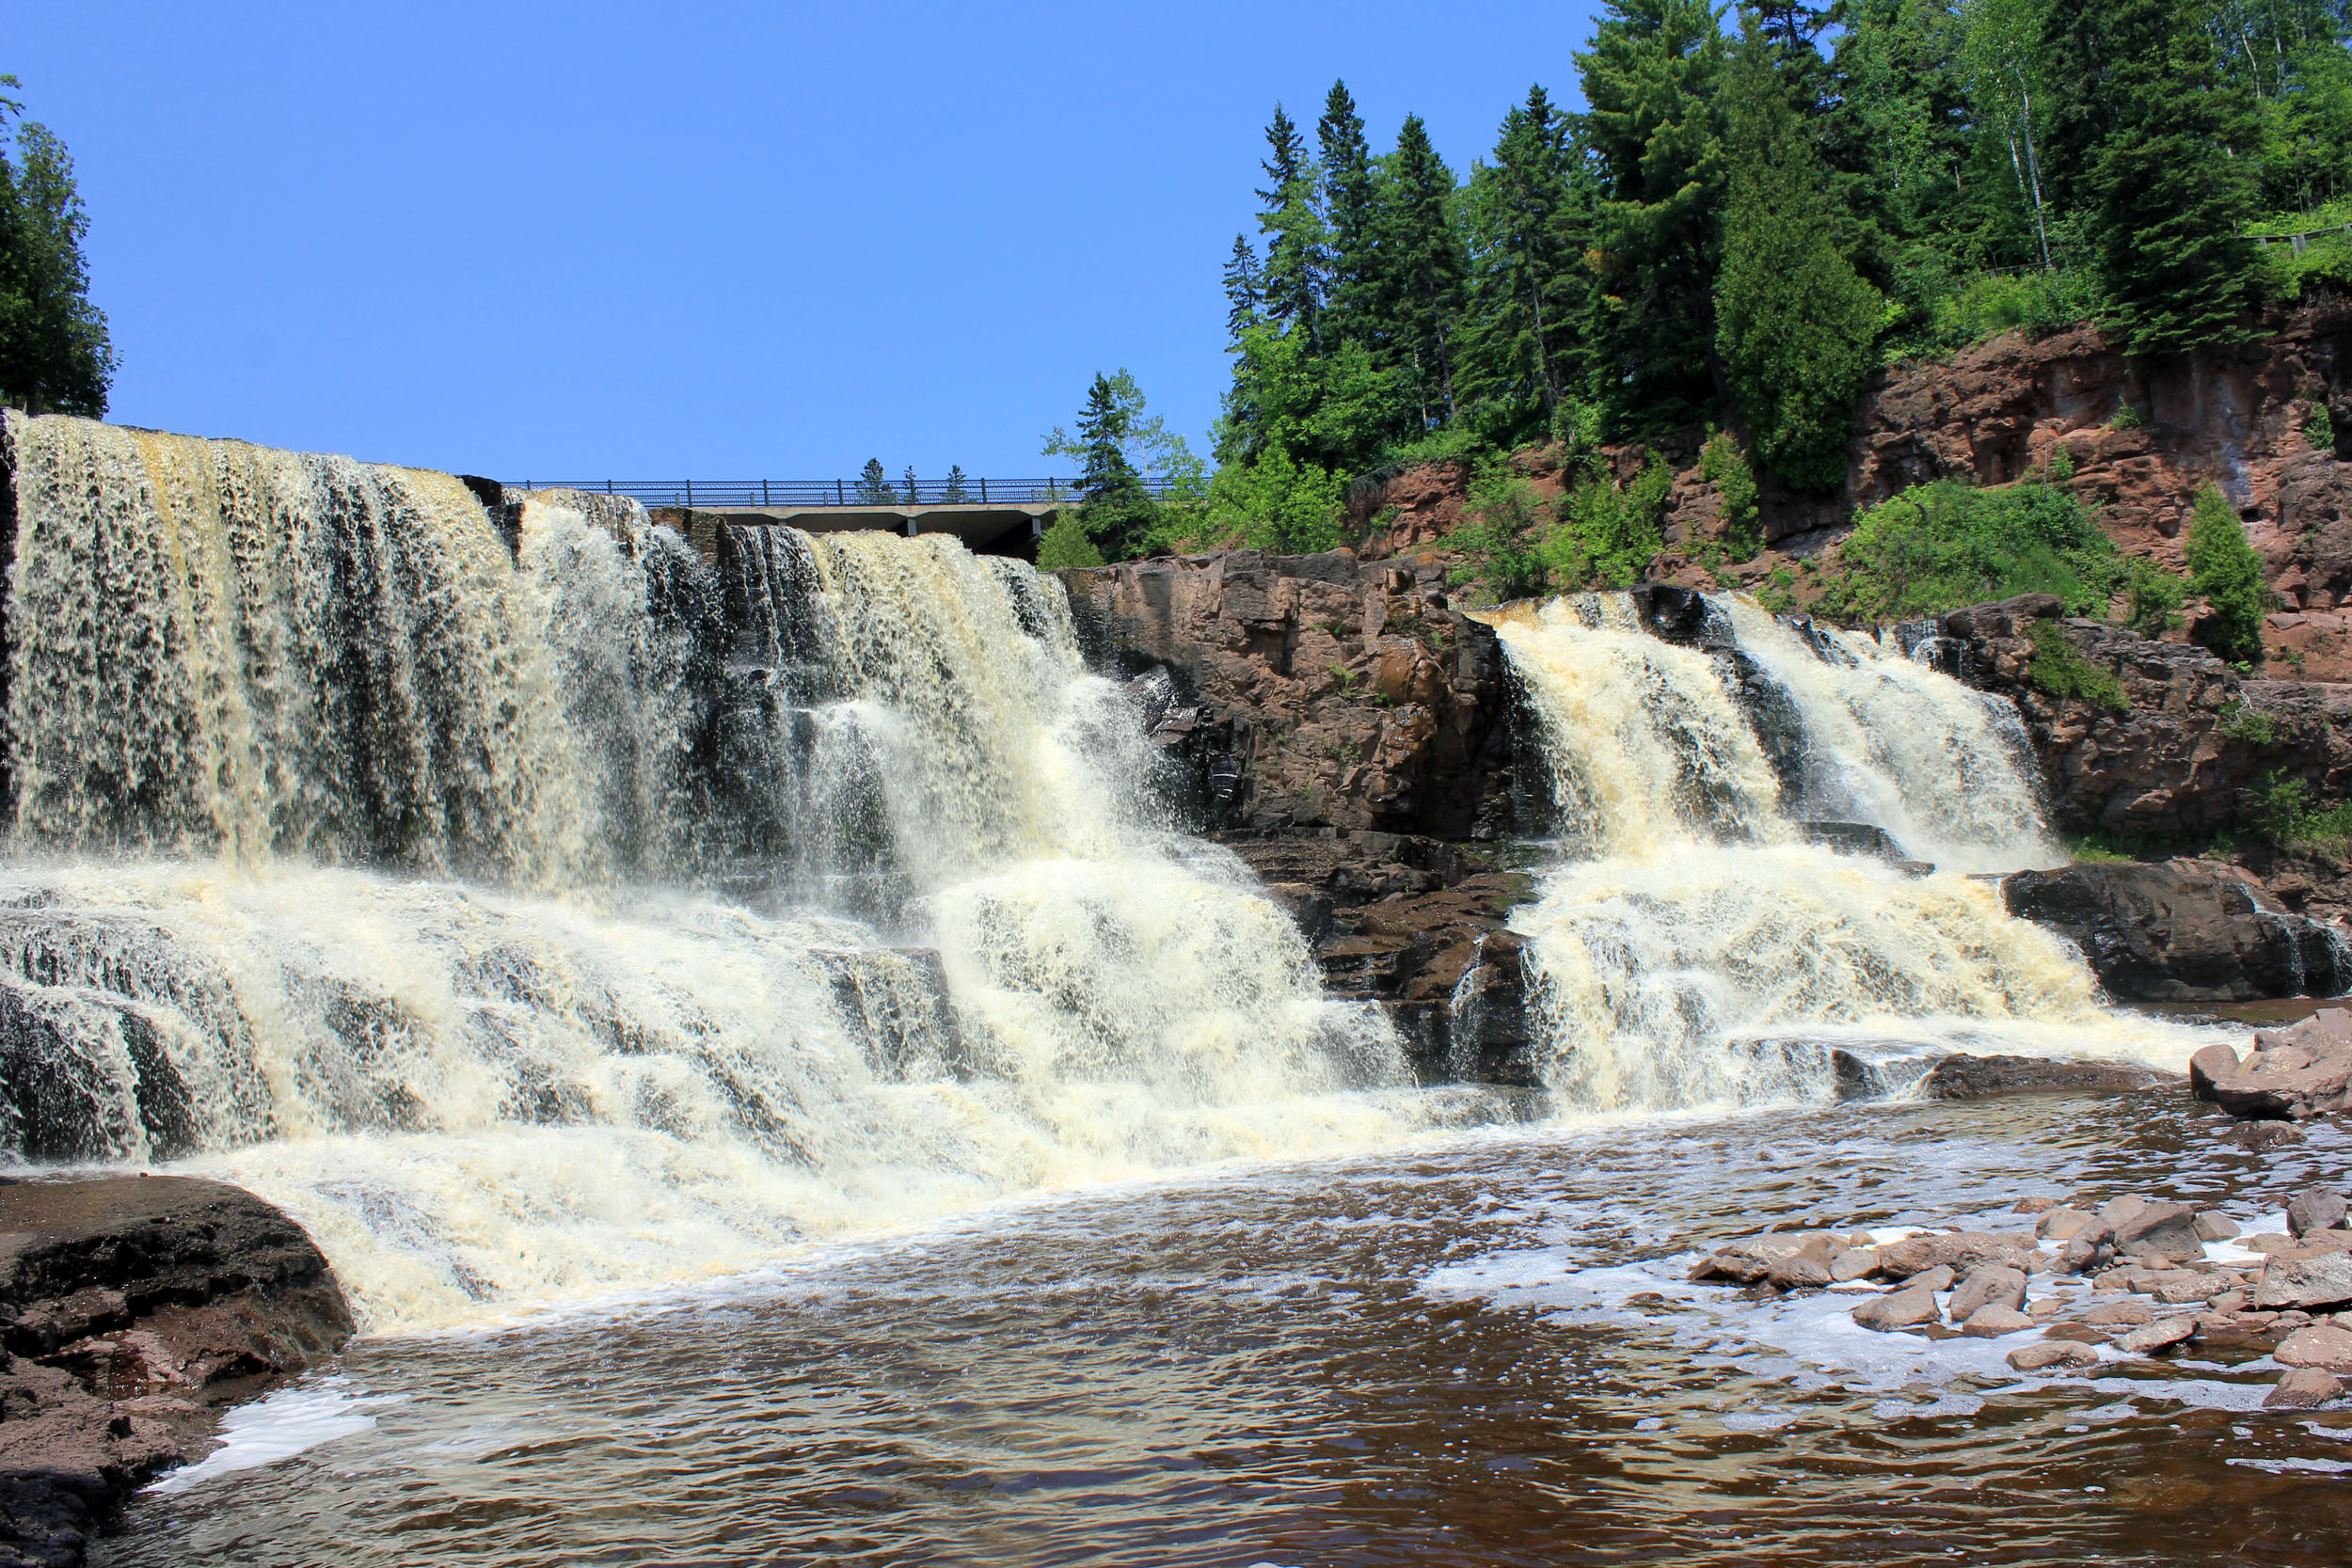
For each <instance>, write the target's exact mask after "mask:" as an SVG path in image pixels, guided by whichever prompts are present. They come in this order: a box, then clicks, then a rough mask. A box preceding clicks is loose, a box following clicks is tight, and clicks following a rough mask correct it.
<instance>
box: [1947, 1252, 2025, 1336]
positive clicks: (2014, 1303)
mask: <svg viewBox="0 0 2352 1568" xmlns="http://www.w3.org/2000/svg"><path fill="white" fill-rule="evenodd" d="M1988 1306H1992V1307H2007V1308H2008V1309H2009V1310H2010V1311H2011V1312H2022V1311H2024V1310H2025V1307H2026V1276H2025V1275H2024V1274H2023V1273H2021V1272H2020V1271H2018V1270H2016V1269H2010V1268H2003V1267H2001V1266H1999V1265H1998V1264H1991V1265H1987V1266H1986V1267H1984V1268H1979V1269H1971V1270H1970V1271H1969V1272H1968V1277H1967V1278H1965V1279H1963V1280H1962V1281H1961V1282H1960V1289H1958V1290H1957V1291H1953V1292H1952V1322H1954V1323H1966V1322H1968V1321H1969V1319H1970V1318H1972V1317H1974V1316H1975V1315H1976V1312H1977V1309H1978V1308H1979V1307H1988Z"/></svg>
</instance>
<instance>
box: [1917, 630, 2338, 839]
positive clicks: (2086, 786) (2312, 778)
mask: <svg viewBox="0 0 2352 1568" xmlns="http://www.w3.org/2000/svg"><path fill="white" fill-rule="evenodd" d="M2043 621H2048V622H2051V623H2053V624H2054V625H2055V626H2056V629H2057V631H2058V635H2059V636H2061V637H2062V638H2064V640H2065V641H2066V643H2067V644H2068V645H2069V646H2071V647H2072V648H2074V651H2075V652H2076V653H2077V654H2079V655H2080V656H2081V657H2083V658H2084V659H2085V660H2087V661H2088V662H2089V663H2090V664H2092V665H2094V666H2096V667H2097V668H2098V669H2100V670H2102V671H2106V672H2107V673H2111V674H2113V675H2114V676H2115V678H2116V680H2117V682H2118V683H2119V685H2120V686H2121V687H2122V692H2123V694H2124V696H2125V697H2126V698H2128V699H2129V701H2130V706H2129V708H2128V709H2124V710H2121V711H2119V710H2116V709H2113V708H2111V707H2109V706H2107V705H2103V704H2100V703H2098V702H2095V701H2093V700H2091V699H2090V698H2087V697H2080V696H2067V697H2060V696H2053V695H2052V694H2050V693H2049V692H2047V691H2045V690H2043V689H2042V688H2041V687H2040V686H2038V685H2036V684H2035V682H2034V678H2033V674H2034V665H2035V661H2036V658H2037V657H2038V656H2039V655H2040V650H2038V649H2037V648H2036V647H2035V645H2034V642H2033V640H2032V639H2033V634H2034V628H2035V626H2036V624H2037V623H2038V622H2043ZM1934 629H1935V630H1936V631H1937V632H1939V633H1940V634H1941V637H1942V638H1943V640H1944V641H1942V642H1940V643H1938V644H1937V645H1935V646H1934V647H1933V648H1931V650H1930V656H1931V657H1932V658H1934V660H1935V661H1936V662H1937V663H1938V664H1939V665H1941V666H1943V667H1944V668H1945V669H1946V670H1947V673H1951V674H1954V675H1957V676H1959V677H1960V678H1961V679H1963V680H1965V681H1968V682H1969V683H1970V684H1972V685H1974V686H1977V687H1979V688H1980V689H1984V690H1987V691H1994V692H1997V693H1999V694H2001V695H2003V696H2006V697H2008V698H2010V700H2011V701H2012V702H2014V703H2015V704H2016V705H2017V710H2018V712H2019V714H2020V715H2021V716H2023V718H2024V720H2025V722H2026V733H2027V735H2028V736H2030V737H2031V739H2032V742H2033V748H2034V752H2035V754H2036V755H2037V756H2038V757H2039V758H2040V760H2041V763H2042V777H2043V781H2044V783H2045V784H2047V786H2048V788H2049V792H2050V805H2051V816H2052V818H2053V820H2054V822H2055V824H2056V825H2057V826H2058V828H2060V829H2061V830H2064V831H2067V832H2090V831H2094V830H2095V831H2097V832H2105V833H2109V834H2112V835H2114V836H2116V837H2119V838H2136V839H2179V838H2190V837H2196V836H2199V835H2204V834H2211V833H2213V832H2219V831H2221V830H2223V829H2226V828H2230V827H2233V826H2235V825H2237V824H2238V823H2239V822H2241V821H2242V820H2243V819H2244V818H2245V816H2246V813H2247V811H2248V808H2249V795H2250V794H2251V793H2252V792H2254V791H2256V790H2259V789H2265V788H2268V787H2270V786H2272V785H2273V784H2275V783H2276V782H2277V781H2279V780H2282V779H2299V780H2301V781H2303V782H2304V784H2306V786H2307V787H2308V788H2309V790H2310V791H2311V796H2312V799H2313V800H2342V799H2344V796H2345V795H2346V794H2347V793H2352V686H2337V685H2332V684H2328V683H2324V682H2318V681H2264V680H2248V679H2245V678H2244V677H2242V676H2240V675H2239V674H2238V673H2237V672H2236V671H2234V670H2233V669H2231V668H2230V666H2228V665H2227V664H2225V663H2223V662H2222V661H2221V660H2220V659H2219V658H2217V657H2215V656H2214V655H2213V654H2212V653H2210V652H2208V651H2206V650H2205V649H2203V648H2199V647H2193V646H2191V645H2189V644H2186V643H2181V642H2168V641H2158V640H2156V639H2153V638H2146V637H2141V636H2140V635H2138V634H2137V633H2136V632H2132V631H2127V630H2125V629H2123V628H2122V627H2120V626H2107V625H2106V624H2104V623H2102V622H2097V621H2086V620H2072V619H2061V618H2060V617H2059V606H2058V600H2057V599H2056V598H2054V597H2052V596H2051V595H2049V594H2022V595H2020V596H2019V597H2017V598H2014V599H2005V600H2003V601H2001V602H2000V603H1997V604H1987V605H1976V606H1972V607H1970V608H1969V609H1966V610H1954V611H1952V612H1951V613H1950V614H1948V615H1947V616H1945V617H1944V619H1943V621H1942V622H1941V623H1940V625H1939V626H1937V627H1935V628H1934ZM2043 635H2045V636H2046V635H2048V634H2047V633H2044V634H2043Z"/></svg>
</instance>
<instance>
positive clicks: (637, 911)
mask: <svg viewBox="0 0 2352 1568" xmlns="http://www.w3.org/2000/svg"><path fill="white" fill-rule="evenodd" d="M5 434H6V437H7V440H8V446H9V453H8V455H9V457H10V464H11V468H12V471H13V474H14V493H15V500H16V505H17V531H16V550H17V554H16V563H15V567H14V576H13V579H12V595H11V599H10V606H9V641H10V665H9V688H8V723H9V766H10V769H11V778H12V781H13V784H14V789H15V800H16V841H17V846H18V858H17V859H16V860H15V861H14V862H12V863H10V864H8V866H7V867H6V869H5V874H4V875H0V933H5V936H4V937H0V1054H5V1058H6V1059H5V1061H0V1068H5V1072H0V1085H4V1087H0V1150H6V1151H9V1152H13V1153H14V1154H16V1155H17V1156H18V1157H21V1158H29V1159H33V1160H39V1161H63V1162H72V1161H89V1160H111V1161H122V1160H130V1161H145V1162H151V1163H152V1162H164V1161H173V1162H177V1163H178V1164H180V1165H181V1166H182V1168H189V1169H195V1170H199V1171H203V1172H209V1173H214V1174H218V1175H222V1176H225V1177H227V1178H229V1179H230V1180H237V1181H240V1182H242V1183H244V1184H246V1185H247V1186H250V1187H252V1188H253V1189H255V1190H256V1191H258V1192H261V1193H262V1194H263V1195H264V1196H269V1197H271V1198H273V1199H274V1200H276V1201H278V1202H279V1203H281V1204H283V1205H284V1206H285V1207H287V1208H288V1209H289V1210H291V1211H292V1212H294V1213H295V1214H296V1215H297V1216H298V1217H300V1218H301V1219H302V1220H303V1221H304V1222H305V1223H306V1224H307V1225H309V1226H310V1228H311V1229H312V1231H313V1233H314V1234H315V1235H317V1236H318V1238H319V1239H320V1241H321V1243H322V1244H323V1245H325V1246H326V1250H327V1251H328V1253H329V1255H330V1256H331V1257H332V1258H333V1259H334V1261H335V1263H336V1266H337V1268H338V1271H339V1272H340V1273H341V1274H342V1276H343V1278H344V1281H345V1283H346V1285H347V1286H348V1287H349V1288H350V1289H351V1290H352V1291H353V1293H354V1294H355V1296H356V1297H357V1299H358V1301H359V1303H360V1304H361V1306H362V1307H363V1309H364V1311H365V1312H366V1313H367V1315H368V1316H369V1318H370V1321H371V1322H372V1323H373V1324H374V1325H375V1326H377V1327H379V1328H398V1327H413V1326H418V1325H424V1324H431V1323H448V1322H454V1321H460V1320H463V1319H467V1318H471V1317H478V1316H480V1315H482V1314H484V1313H485V1312H496V1311H499V1310H502V1309H505V1308H506V1307H511V1306H514V1305H519V1304H528V1303H532V1302H535V1301H542V1300H546V1299H549V1298H551V1297H557V1296H563V1295H567V1294H577V1293H579V1292H581V1291H596V1290H599V1289H609V1288H614V1287H630V1286H638V1285H643V1284H645V1283H648V1282H651V1281H657V1280H660V1279H665V1278H673V1277H681V1276H691V1275H698V1274H707V1273H712V1272H721V1271H726V1270H734V1269H740V1268H743V1267H747V1266H750V1265H752V1264H755V1263H756V1262H758V1261H760V1260H762V1259H768V1258H772V1257H773V1256H775V1255H776V1253H777V1251H778V1250H779V1249H780V1248H782V1247H784V1246H787V1245H788V1244H790V1243H794V1242H796V1241H799V1240H802V1239H805V1238H808V1237H811V1236H817V1235H822V1234H827V1233H832V1232H837V1231H839V1230H841V1229H843V1228H845V1227H856V1226H870V1225H875V1224H884V1223H891V1222H895V1221H899V1220H904V1219H911V1218H915V1217H920V1216H923V1215H928V1214H931V1213H936V1212H940V1211H942V1210H943V1209H946V1208H950V1207H954V1206H959V1205H966V1204H970V1203H973V1202H977V1201H981V1200H984V1199H986V1198H988V1197H990V1196H995V1195H1000V1194H1005V1193H1009V1192H1017V1191H1022V1190H1026V1189H1030V1188H1035V1187H1038V1186H1041V1185H1052V1184H1057V1183H1061V1182H1067V1181H1073V1180H1085V1179H1099V1178H1103V1177H1105V1176H1118V1175H1126V1174H1131V1173H1136V1172H1141V1171H1147V1170H1151V1169H1155V1168H1160V1167H1165V1166H1168V1165H1171V1164H1184V1163H1190V1162H1197V1161H1200V1160H1204V1159H1215V1158H1218V1157H1223V1156H1228V1155H1232V1154H1238V1153H1257V1152H1269V1151H1276V1150H1281V1151H1295V1150H1299V1149H1303V1148H1317V1147H1327V1146H1333V1145H1339V1144H1345V1143H1350V1142H1356V1141H1359V1140H1363V1139H1368V1138H1375V1137H1379V1136H1383V1135H1392V1134H1393V1133H1394V1132H1397V1131H1398V1130H1400V1129H1401V1128H1403V1127H1406V1126H1408V1125H1410V1124H1411V1122H1412V1119H1413V1118H1414V1117H1416V1116H1418V1115H1420V1112H1419V1111H1417V1110H1416V1109H1415V1108H1413V1107H1412V1106H1410V1105H1408V1104H1406V1103H1404V1102H1402V1101H1397V1100H1395V1099H1394V1098H1392V1097H1384V1096H1381V1095H1378V1094H1373V1095H1365V1094H1362V1093H1358V1092H1347V1091H1356V1090H1361V1089H1365V1088H1379V1087H1381V1086H1384V1085H1394V1084H1396V1083H1399V1082H1401V1080H1402V1069H1401V1065H1400V1058H1399V1055H1398V1053H1397V1051H1396V1048H1395V1043H1394V1041H1393V1039H1392V1037H1391V1036H1390V1034H1389V1032H1388V1030H1387V1028H1386V1026H1385V1024H1384V1023H1382V1022H1380V1021H1379V1020H1378V1019H1377V1017H1376V1016H1374V1015H1371V1014H1369V1013H1364V1012H1359V1011H1356V1010H1352V1009H1349V1008H1345V1007H1342V1006H1335V1005H1332V1004H1327V1003H1326V1002H1324V1001H1323V1000H1322V998H1321V996H1320V993H1319V991H1318V989H1317V986H1316V982H1315V978H1314V974H1313V971H1312V968H1311V963H1310V961H1309V959H1308V955H1307V953H1306V950H1305V947H1304V944H1303V943H1302V942H1301V940H1300V938H1299V937H1298V935H1297V933H1296V931H1295V928H1294V927H1292V925H1291V924H1290V922H1289V921H1288V919H1287V917H1285V916H1284V915H1283V914H1282V913H1281V911H1279V909H1278V908H1277V907H1276V906H1274V905H1273V904H1272V903H1270V902H1269V901H1267V900H1266V899H1265V898H1264V897H1263V896H1262V895H1259V894H1258V893H1257V892H1256V891H1255V886H1254V883H1253V882H1252V881H1251V879H1249V877H1248V874H1247V872H1246V870H1245V869H1244V868H1243V867H1242V866H1241V865H1240V863H1238V862H1237V861H1235V860H1233V859H1232V857H1231V856H1230V855H1228V854H1226V853H1225V852H1223V851H1221V850H1217V849H1215V848H1214V847H1210V846H1207V845H1204V844H1200V843H1198V842H1194V841H1191V840H1187V839H1184V838H1183V837H1181V836H1180V835H1177V834H1175V833H1173V832H1169V831H1168V829H1167V828H1166V827H1165V826H1164V825H1163V824H1162V823H1160V822H1159V821H1158V820H1157V818H1156V817H1155V815H1154V813H1153V811H1152V805H1151V800H1152V796H1151V789H1150V783H1151V780H1152V776H1153V769H1154V768H1155V766H1156V760H1155V758H1154V757H1153V756H1152V753H1151V751H1150V748H1149V746H1148V744H1147V743H1146V742H1145V740H1144V739H1143V737H1142V736H1141V735H1140V734H1139V733H1138V727H1137V725H1136V722H1135V721H1134V719H1133V716H1132V715H1131V714H1130V713H1128V712H1127V711H1126V710H1125V709H1124V708H1123V707H1122V702H1123V699H1122V698H1121V696H1120V693H1119V692H1118V691H1117V689H1115V688H1113V687H1112V686H1111V685H1109V684H1108V683H1107V682H1104V681H1102V680H1100V679H1097V678H1094V677H1091V676H1089V675H1088V674H1087V673H1085V672H1084V670H1083V668H1082V665H1081V663H1080V660H1079V658H1078V656H1077V653H1076V649H1075V646H1074V644H1073V640H1072V637H1071V633H1070V626H1069V620H1068V614H1067V610H1066V608H1065V605H1064V601H1063V598H1062V595H1061V591H1060V588H1059V585H1058V584H1057V583H1055V582H1053V581H1052V580H1051V579H1049V578H1041V577H1039V576H1038V575H1037V574H1035V573H1034V572H1032V571H1031V570H1030V569H1028V568H1026V567H1025V566H1022V565H1019V564H1018V563H1015V562H1000V561H983V560H978V559H976V558H974V557H972V556H970V555H968V554H966V553H965V552H964V551H963V550H962V549H961V547H960V546H957V545H955V544H954V543H953V542H952V541H950V540H946V539H943V538H937V537H933V538H929V539H923V540H916V541H904V540H898V539H895V538H889V537H882V536H876V535H870V534H855V535H848V536H834V537H824V538H815V539H811V538H808V537H805V536H803V535H799V534H795V533H792V532H790V531H785V530H777V529H734V530H730V531H727V534H726V536H725V537H724V538H723V540H722V541H721V557H722V559H721V562H720V566H719V570H718V571H717V572H716V573H715V574H714V573H713V572H712V571H711V570H710V569H709V568H707V567H706V566H705V565H704V564H703V563H702V562H701V561H700V559H699V558H698V557H696V556H694V555H693V553H692V552H691V549H690V548H688V547H687V546H684V545H683V543H682V542H681V541H679V540H678V539H677V538H676V537H675V535H674V534H672V533H670V532H668V531H664V530H658V529H653V528H650V527H648V526H647V525H646V521H645V519H644V515H643V513H642V512H640V511H638V510H637V509H636V508H634V507H633V506H612V505H608V504H605V503H603V502H601V500H592V499H588V498H581V497H572V496H566V495H564V494H561V493H552V494H548V495H544V496H534V497H529V498H522V499H519V500H518V501H516V502H514V503H512V504H508V505H504V506H502V507H501V511H502V513H503V514H504V515H505V518H506V523H505V531H504V536H502V535H501V526H500V525H499V524H498V523H496V522H494V520H493V517H492V515H491V514H490V513H488V512H486V511H485V508H484V505H483V504H482V502H481V500H480V499H477V497H476V496H475V495H474V493H473V492H471V491H470V490H469V489H468V488H467V487H466V485H465V484H464V483H461V482H459V481H456V480H453V479H450V478H448V477H446V476H441V475H434V474H424V473H417V472H413V471H409V470H403V469H392V468H383V467H368V466H364V465H360V464H357V463H352V462H349V461H347V460H343V459H333V458H318V457H306V456H297V455H294V454H291V453H285V452H277V451H265V450H262V449H257V448H252V447H246V446H244V445H241V444H238V443H231V442H207V441H199V440H194V439H190V438H185V437H178V436H158V435H151V434H148V433H142V432H133V431H126V430H120V429H116V428H113V427H108V426H104V425H99V424H94V423H90V422H88V421H84V420H70V419H62V418H43V419H38V420H22V419H19V418H15V417H11V418H10V419H9V420H8V423H7V427H6V432H5ZM460 878H463V879H462V880H461V879H460ZM722 892H724V893H728V894H732V895H733V896H728V897H721V896H718V895H717V894H719V893H722ZM850 914H854V915H861V916H866V917H869V918H865V919H856V918H846V917H845V915H850Z"/></svg>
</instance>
